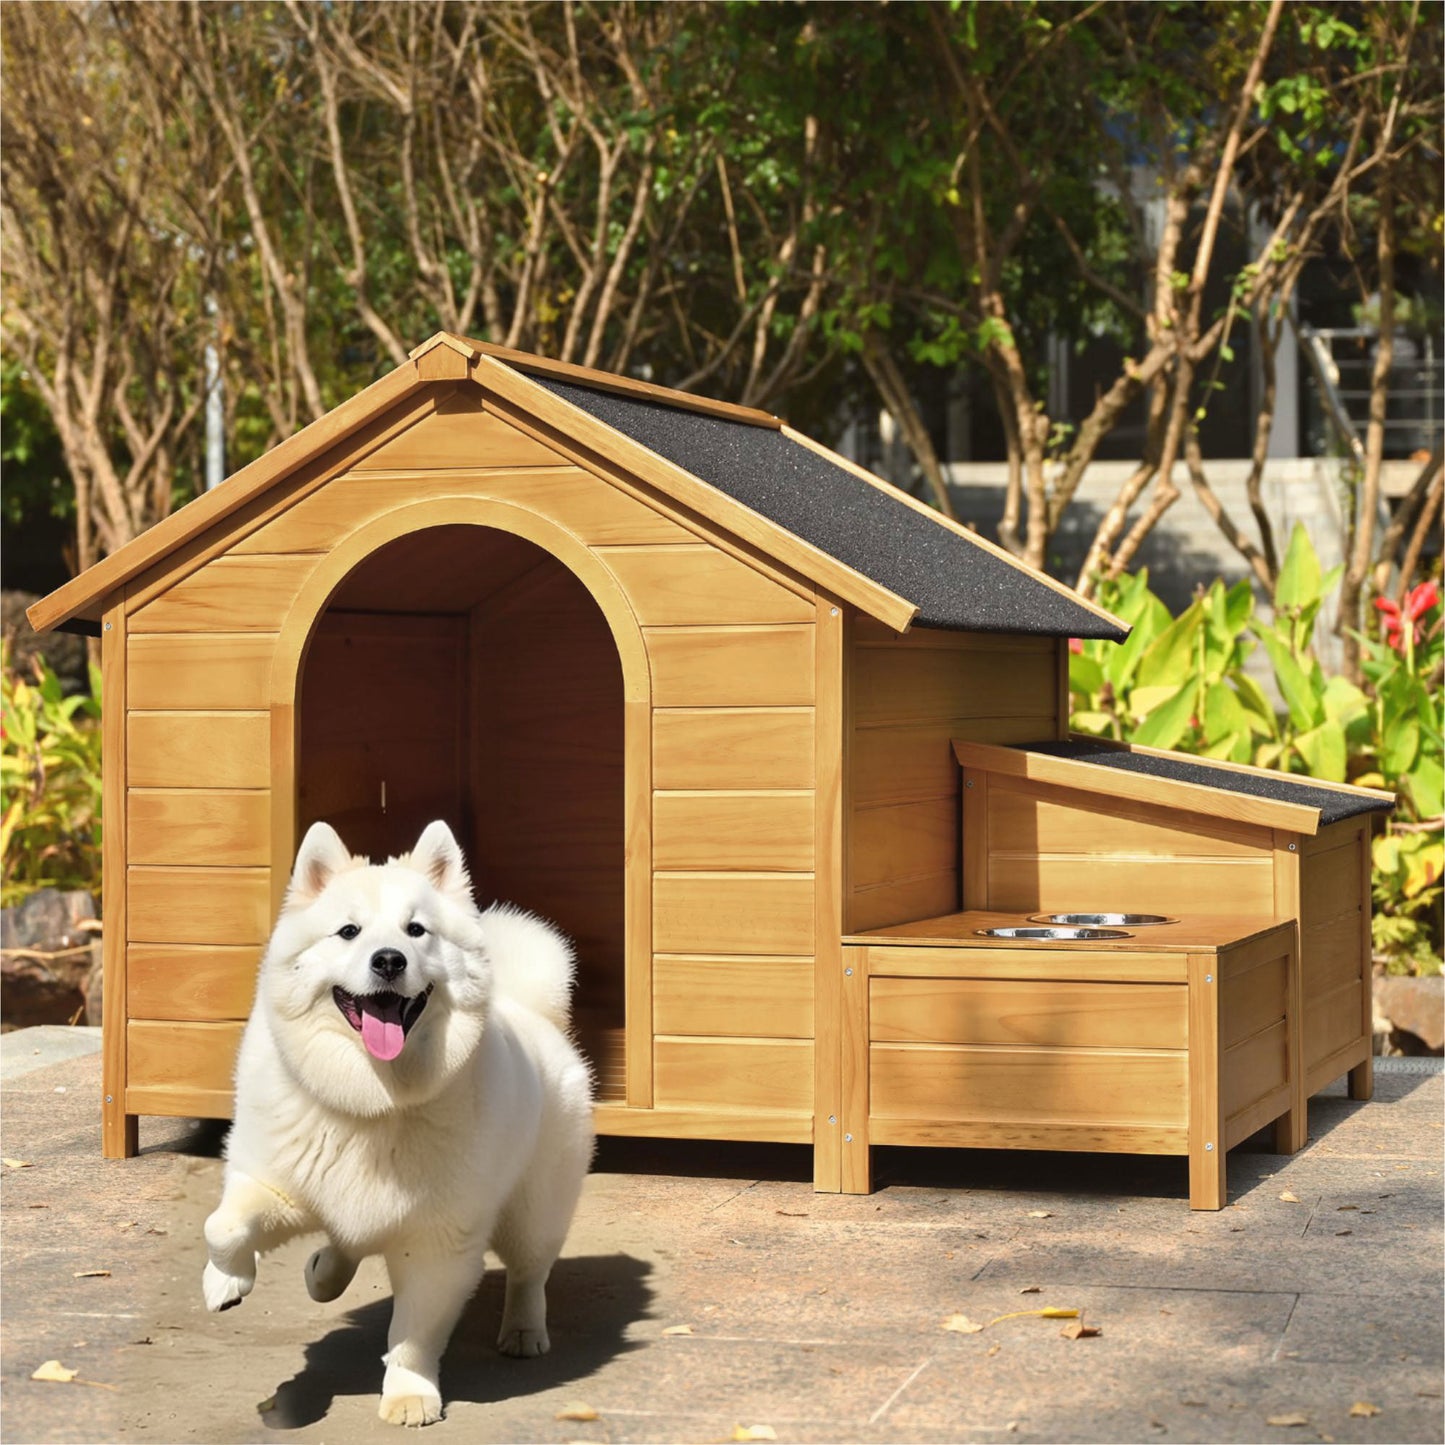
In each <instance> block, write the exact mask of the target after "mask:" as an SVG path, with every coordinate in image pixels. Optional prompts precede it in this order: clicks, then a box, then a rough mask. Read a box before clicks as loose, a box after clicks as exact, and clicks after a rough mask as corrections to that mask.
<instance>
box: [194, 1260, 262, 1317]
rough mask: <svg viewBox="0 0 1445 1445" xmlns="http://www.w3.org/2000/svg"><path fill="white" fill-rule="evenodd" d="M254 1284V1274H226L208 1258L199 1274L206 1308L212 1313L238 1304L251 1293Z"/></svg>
mask: <svg viewBox="0 0 1445 1445" xmlns="http://www.w3.org/2000/svg"><path fill="white" fill-rule="evenodd" d="M255 1284H256V1276H255V1275H254V1274H251V1275H248V1276H243V1275H237V1274H227V1273H226V1272H225V1271H224V1270H220V1269H217V1268H216V1266H215V1265H214V1264H212V1263H211V1262H210V1261H209V1260H207V1261H206V1268H205V1271H204V1273H203V1274H202V1275H201V1291H202V1293H203V1294H204V1295H205V1296H206V1308H207V1309H208V1310H210V1311H211V1312H212V1313H213V1314H214V1313H216V1312H217V1311H219V1310H228V1309H232V1308H234V1307H235V1306H236V1305H238V1304H240V1303H241V1301H242V1300H243V1299H245V1298H246V1296H247V1295H248V1294H250V1293H251V1290H252V1289H253V1288H254V1287H255Z"/></svg>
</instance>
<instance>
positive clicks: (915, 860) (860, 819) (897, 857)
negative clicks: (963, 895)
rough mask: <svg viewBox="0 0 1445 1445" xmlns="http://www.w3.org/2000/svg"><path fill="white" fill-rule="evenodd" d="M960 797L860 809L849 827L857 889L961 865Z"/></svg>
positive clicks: (851, 866) (948, 870) (851, 876)
mask: <svg viewBox="0 0 1445 1445" xmlns="http://www.w3.org/2000/svg"><path fill="white" fill-rule="evenodd" d="M958 828H959V818H958V799H957V797H956V796H948V797H943V798H930V799H927V800H925V801H922V802H913V803H893V804H886V805H883V806H881V807H876V808H859V809H856V810H855V811H854V813H853V820H852V825H851V827H850V828H849V830H848V854H849V871H848V876H849V879H850V880H851V882H852V885H853V887H854V888H855V889H861V888H869V887H871V886H873V885H874V884H879V883H888V882H897V881H898V880H900V879H903V878H909V877H919V876H921V875H923V874H926V873H954V872H957V870H958V866H959V846H958V840H959V831H958Z"/></svg>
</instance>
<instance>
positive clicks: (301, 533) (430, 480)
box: [231, 459, 696, 554]
mask: <svg viewBox="0 0 1445 1445" xmlns="http://www.w3.org/2000/svg"><path fill="white" fill-rule="evenodd" d="M556 460H558V461H560V459H556ZM458 495H468V496H484V497H491V498H493V499H495V500H496V501H500V502H511V503H514V504H515V505H517V506H520V507H525V508H526V509H527V510H528V511H530V512H535V513H536V514H537V515H538V516H541V517H546V518H548V519H549V520H551V521H555V522H558V523H560V524H561V525H562V526H564V527H566V528H567V530H568V531H569V532H571V533H572V534H573V535H574V536H576V537H580V538H581V539H582V541H584V542H587V543H589V544H591V545H606V544H617V543H622V544H639V545H641V544H649V543H689V542H692V541H695V540H696V539H695V538H694V536H693V534H692V533H691V532H688V531H687V530H685V529H684V528H682V527H680V526H678V524H677V523H676V522H674V521H672V520H670V519H669V518H667V517H664V516H663V515H662V514H661V513H659V512H656V511H654V510H653V509H652V508H651V507H648V506H646V505H644V504H643V503H642V502H639V501H637V500H636V499H635V498H633V497H629V496H628V495H627V493H625V492H623V491H620V490H619V489H618V488H616V487H613V486H611V485H609V484H608V483H607V482H604V481H602V480H601V479H600V478H598V477H594V476H593V475H592V474H591V473H590V472H585V471H583V470H582V469H581V468H580V467H575V466H572V465H570V464H562V465H554V466H549V467H544V468H537V469H534V470H530V471H517V470H505V469H503V470H490V469H489V470H486V471H482V470H478V471H476V472H381V471H352V472H348V473H346V474H345V475H344V476H341V477H338V478H337V479H336V480H335V481H333V482H330V483H329V484H328V485H326V486H325V487H322V488H321V489H320V490H318V491H316V492H313V493H312V494H311V495H310V496H308V497H304V498H303V499H301V500H300V501H298V502H297V503H296V504H295V505H294V506H292V507H291V508H289V509H288V510H287V511H285V512H282V513H281V514H280V515H279V516H277V517H275V518H273V519H272V520H271V521H269V522H267V523H266V525H265V526H263V527H261V528H259V529H258V530H257V531H255V532H253V533H252V534H251V535H250V536H249V537H246V538H243V539H242V540H241V541H239V542H237V543H236V544H235V545H234V546H233V547H232V548H231V551H232V552H233V553H236V554H244V553H249V552H273V553H279V552H325V551H327V550H329V548H330V547H332V546H333V545H334V544H335V542H336V539H337V538H338V537H342V536H345V535H346V534H347V533H348V532H350V531H352V530H354V529H355V528H357V527H362V526H365V525H366V524H367V523H369V522H373V521H375V520H376V519H377V518H378V517H380V516H383V515H384V514H386V513H387V512H390V511H393V510H394V509H395V508H397V507H401V506H406V505H407V504H408V503H411V502H421V501H429V500H431V499H432V498H434V497H454V496H458Z"/></svg>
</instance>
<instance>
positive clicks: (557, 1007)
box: [482, 903, 576, 1033]
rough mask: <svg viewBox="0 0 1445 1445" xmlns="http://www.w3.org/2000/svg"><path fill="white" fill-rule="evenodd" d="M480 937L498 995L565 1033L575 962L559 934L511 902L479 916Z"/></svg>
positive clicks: (495, 905) (570, 1006)
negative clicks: (484, 942) (482, 939)
mask: <svg viewBox="0 0 1445 1445" xmlns="http://www.w3.org/2000/svg"><path fill="white" fill-rule="evenodd" d="M482 929H483V934H482V936H483V938H484V939H485V940H486V945H487V953H488V955H489V956H490V958H491V961H492V977H493V979H494V980H495V984H496V989H497V992H498V993H499V994H502V995H504V996H505V997H507V998H509V999H511V1000H513V1002H515V1003H519V1004H521V1005H522V1006H523V1007H524V1008H529V1009H531V1010H532V1011H533V1012H534V1013H539V1014H541V1015H542V1017H543V1018H545V1019H549V1020H550V1021H551V1022H552V1023H554V1024H556V1026H557V1027H558V1028H559V1029H561V1030H562V1031H563V1032H564V1033H565V1032H566V1030H567V1028H568V1026H569V1024H570V1021H571V1016H572V979H573V975H574V973H575V971H576V958H575V955H574V954H573V952H572V945H571V944H570V943H569V942H568V941H567V939H566V937H565V936H564V935H563V934H562V933H561V931H560V930H558V929H556V928H554V927H553V926H552V925H551V924H550V923H548V922H546V921H545V920H544V919H541V918H538V917H537V915H536V914H535V913H528V912H527V911H526V910H525V909H523V908H518V907H516V906H515V905H514V904H511V903H494V904H492V906H491V907H490V908H488V909H487V910H486V912H485V913H483V914H482Z"/></svg>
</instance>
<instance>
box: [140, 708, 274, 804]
mask: <svg viewBox="0 0 1445 1445" xmlns="http://www.w3.org/2000/svg"><path fill="white" fill-rule="evenodd" d="M127 749H128V753H129V759H130V767H129V778H130V786H131V787H132V788H266V787H269V786H270V782H271V761H270V754H271V729H270V719H269V718H268V717H267V715H266V714H265V713H264V712H153V713H142V712H132V713H131V714H129V716H128V718H127Z"/></svg>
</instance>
